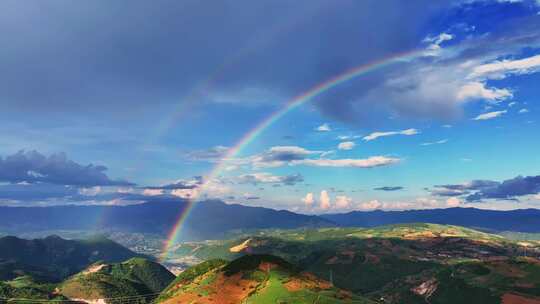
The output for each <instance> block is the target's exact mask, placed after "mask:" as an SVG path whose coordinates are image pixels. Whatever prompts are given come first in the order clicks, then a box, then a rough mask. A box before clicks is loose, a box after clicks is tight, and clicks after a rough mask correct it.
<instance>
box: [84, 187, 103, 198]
mask: <svg viewBox="0 0 540 304" xmlns="http://www.w3.org/2000/svg"><path fill="white" fill-rule="evenodd" d="M99 193H101V187H100V186H96V187H90V188H81V189H79V194H81V195H86V196H96V195H98V194H99Z"/></svg>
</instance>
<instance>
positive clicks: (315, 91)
mask: <svg viewBox="0 0 540 304" xmlns="http://www.w3.org/2000/svg"><path fill="white" fill-rule="evenodd" d="M423 53H424V50H413V51H409V52H404V53H399V54H396V55H393V56H391V57H386V58H384V59H381V60H378V61H375V62H371V63H368V64H364V65H360V66H357V67H354V68H352V69H349V70H346V71H345V72H343V73H341V74H339V75H337V76H334V77H332V78H330V79H328V80H326V81H324V82H322V83H320V84H318V85H316V86H314V87H312V88H311V89H309V90H308V91H306V92H304V93H302V94H300V95H297V96H296V97H294V98H293V99H291V100H290V101H288V102H287V103H285V105H284V106H283V107H282V108H280V109H279V110H278V111H276V112H274V113H272V114H271V115H270V116H268V117H267V118H266V119H264V120H263V121H262V122H261V123H259V124H258V125H257V126H256V127H255V128H253V129H251V130H250V131H249V132H248V133H246V134H245V135H244V136H243V137H242V138H241V139H240V140H239V141H238V142H237V143H236V145H234V147H232V148H231V149H229V150H228V151H227V154H226V155H225V156H224V157H223V158H222V160H221V161H220V162H219V163H218V164H217V165H216V166H215V167H214V168H213V169H212V171H210V173H209V174H208V175H207V176H206V178H205V181H204V183H203V185H201V187H200V188H199V190H200V192H201V193H202V192H203V191H204V188H205V187H206V185H208V184H209V183H210V182H212V180H213V179H215V178H216V177H217V176H219V174H220V173H221V172H222V171H223V170H224V169H225V167H226V166H227V163H228V161H229V160H230V159H233V158H234V157H235V156H237V155H238V154H239V153H240V152H241V151H242V150H243V149H244V148H245V147H246V146H248V145H249V144H250V143H252V142H253V141H254V140H255V139H256V138H257V137H258V136H259V135H261V133H263V132H264V131H265V130H266V129H267V128H268V127H270V126H271V125H272V124H274V123H275V122H276V121H278V120H280V119H281V118H282V117H283V116H285V115H286V114H287V113H289V112H291V111H293V110H294V109H296V108H298V107H300V106H301V105H303V104H304V103H306V102H307V101H309V100H311V99H313V98H314V97H317V96H319V95H321V94H323V93H324V92H327V91H328V90H330V89H332V88H334V87H336V86H338V85H340V84H342V83H345V82H347V81H349V80H351V79H354V78H356V77H359V76H362V75H365V74H367V73H370V72H372V71H375V70H377V69H380V68H383V67H386V66H388V65H391V64H394V63H396V62H407V61H409V60H412V59H414V58H416V57H419V56H421V55H422V54H423ZM194 202H195V199H190V200H188V205H187V207H186V208H184V210H183V212H182V213H181V214H180V216H179V217H178V220H177V221H176V224H175V225H174V227H173V229H172V230H171V231H170V233H169V235H168V237H167V241H166V242H165V245H164V248H163V255H162V260H163V259H165V258H166V257H167V255H168V253H169V251H170V250H171V248H172V247H173V245H174V243H175V240H176V239H177V237H178V234H179V233H180V231H181V228H182V224H183V223H184V221H185V220H186V218H187V217H188V216H189V213H190V211H191V209H192V208H193V205H194Z"/></svg>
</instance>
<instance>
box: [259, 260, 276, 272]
mask: <svg viewBox="0 0 540 304" xmlns="http://www.w3.org/2000/svg"><path fill="white" fill-rule="evenodd" d="M276 267H277V265H276V264H273V263H268V262H262V263H260V264H259V270H261V271H264V272H268V271H270V270H272V269H273V268H276Z"/></svg>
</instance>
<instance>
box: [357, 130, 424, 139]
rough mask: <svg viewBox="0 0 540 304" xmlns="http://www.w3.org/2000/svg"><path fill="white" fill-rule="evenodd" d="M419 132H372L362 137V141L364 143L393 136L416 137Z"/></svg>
mask: <svg viewBox="0 0 540 304" xmlns="http://www.w3.org/2000/svg"><path fill="white" fill-rule="evenodd" d="M418 133H419V131H418V130H416V129H406V130H402V131H389V132H373V133H371V134H369V135H367V136H364V138H363V139H364V140H365V141H371V140H375V139H377V138H379V137H385V136H394V135H407V136H411V135H416V134H418Z"/></svg>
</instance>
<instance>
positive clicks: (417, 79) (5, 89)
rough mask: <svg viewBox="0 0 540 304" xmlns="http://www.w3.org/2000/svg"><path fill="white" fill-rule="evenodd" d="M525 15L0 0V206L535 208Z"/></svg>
mask: <svg viewBox="0 0 540 304" xmlns="http://www.w3.org/2000/svg"><path fill="white" fill-rule="evenodd" d="M539 29H540V2H538V1H526V0H523V1H504V0H499V1H486V0H478V1H474V0H469V1H383V2H381V1H339V2H335V1H309V2H304V1H294V2H291V1H255V2H254V1H218V2H213V3H209V2H204V1H182V2H178V1H157V2H156V1H152V2H148V1H115V2H110V1H91V2H84V3H83V2H73V1H59V0H58V1H53V0H51V1H24V2H21V1H10V0H8V1H3V2H2V4H0V45H2V49H0V67H1V68H2V69H1V71H2V72H1V73H0V121H1V123H0V157H1V159H0V204H2V205H25V206H26V205H51V204H127V203H136V202H142V201H152V200H157V199H160V198H165V199H185V198H188V197H189V198H192V199H206V198H217V199H222V200H224V201H227V202H235V203H242V204H247V205H256V206H266V207H271V208H278V209H289V210H293V211H298V212H305V213H325V212H347V211H351V210H372V209H391V210H401V209H425V208H446V207H456V206H461V207H470V206H473V207H477V208H491V209H516V208H538V207H539V206H540V194H539V193H540V154H539V153H538V151H540V142H539V141H538V140H537V137H538V133H539V131H540V127H539V123H540V121H538V118H539V116H538V113H540V106H539V100H538V99H539V96H540V86H539V85H538V84H539V83H540V73H539V72H540V30H539ZM402 53H408V54H412V55H409V56H407V57H406V58H402V60H398V61H393V62H391V63H389V64H387V65H385V66H383V67H381V68H378V69H375V70H373V71H371V72H369V73H365V74H362V75H359V76H358V77H354V78H352V79H351V80H349V81H347V82H344V83H341V84H339V85H336V86H334V87H332V88H331V89H329V90H327V91H325V92H324V93H323V94H320V95H317V96H315V97H314V98H312V99H310V100H308V101H307V102H306V103H304V104H303V105H302V106H300V107H298V108H296V109H294V110H292V111H290V112H288V113H287V114H286V115H285V116H283V117H281V118H280V119H279V120H277V121H276V122H275V123H273V124H271V125H270V126H269V127H268V128H266V129H264V130H263V131H262V132H261V133H260V135H259V136H258V137H257V138H256V139H255V140H254V141H252V142H250V143H249V144H248V145H246V146H245V147H244V148H243V149H242V150H241V151H239V152H238V153H235V154H231V153H229V151H230V149H231V148H232V147H234V146H235V145H236V144H237V143H238V142H239V141H240V140H241V139H242V138H243V137H244V136H245V135H246V134H247V133H249V132H250V131H251V130H253V129H254V128H255V127H256V126H258V125H259V124H260V123H261V122H262V121H264V120H265V119H267V118H268V117H269V116H270V115H272V113H275V112H276V111H278V110H280V109H282V108H283V107H285V106H286V105H287V103H288V102H289V101H290V100H292V99H293V98H294V97H295V96H297V95H300V94H302V93H304V92H306V91H308V90H310V89H311V88H313V87H315V86H317V85H318V84H320V83H323V82H324V81H326V80H328V79H331V78H333V77H335V76H337V75H340V74H343V73H344V71H347V70H349V69H351V68H354V67H358V66H362V65H366V64H370V63H373V62H378V61H381V60H383V59H385V58H390V57H394V56H396V55H397V54H402ZM218 164H221V167H223V168H224V169H223V170H220V171H219V172H216V173H215V174H213V175H211V172H213V168H215V167H216V166H217V165H218Z"/></svg>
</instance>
